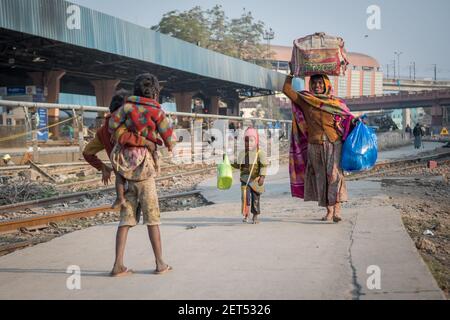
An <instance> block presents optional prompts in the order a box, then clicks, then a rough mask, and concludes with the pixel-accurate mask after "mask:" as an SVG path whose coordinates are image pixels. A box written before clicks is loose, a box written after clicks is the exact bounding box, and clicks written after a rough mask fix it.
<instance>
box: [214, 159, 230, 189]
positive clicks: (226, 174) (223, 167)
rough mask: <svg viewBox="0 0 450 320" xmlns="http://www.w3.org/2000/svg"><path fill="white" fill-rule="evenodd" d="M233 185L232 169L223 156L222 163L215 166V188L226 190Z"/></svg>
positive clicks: (228, 161)
mask: <svg viewBox="0 0 450 320" xmlns="http://www.w3.org/2000/svg"><path fill="white" fill-rule="evenodd" d="M232 185H233V168H232V167H231V163H230V159H229V158H228V155H227V154H225V155H224V156H223V162H222V163H220V164H218V165H217V188H218V189H219V190H228V189H230V188H231V186H232Z"/></svg>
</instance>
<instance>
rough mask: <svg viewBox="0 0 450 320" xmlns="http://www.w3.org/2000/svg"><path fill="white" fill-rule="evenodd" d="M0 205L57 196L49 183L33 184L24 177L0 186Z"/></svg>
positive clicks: (5, 182) (4, 182)
mask: <svg viewBox="0 0 450 320" xmlns="http://www.w3.org/2000/svg"><path fill="white" fill-rule="evenodd" d="M0 186H1V188H0V205H8V204H13V203H18V202H24V201H31V200H36V199H42V198H49V197H53V196H57V195H58V191H57V190H56V188H55V186H54V185H53V184H51V183H46V182H34V181H31V180H30V179H28V178H26V177H20V176H19V177H13V178H10V179H7V180H6V181H3V182H2V183H1V184H0Z"/></svg>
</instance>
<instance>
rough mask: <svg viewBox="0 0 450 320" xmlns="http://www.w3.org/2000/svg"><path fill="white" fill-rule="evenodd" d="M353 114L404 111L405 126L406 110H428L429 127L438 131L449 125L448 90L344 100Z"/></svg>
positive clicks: (449, 90) (449, 97)
mask: <svg viewBox="0 0 450 320" xmlns="http://www.w3.org/2000/svg"><path fill="white" fill-rule="evenodd" d="M346 102H347V105H348V106H349V107H350V110H352V111H353V112H358V111H371V110H381V109H383V110H389V109H404V112H403V114H404V115H403V117H404V119H403V125H404V126H405V125H406V123H407V122H406V121H407V120H406V118H407V117H408V116H407V109H414V108H430V109H431V110H430V109H429V110H430V111H429V114H430V115H431V119H432V120H431V127H433V128H434V129H438V130H440V129H441V128H442V127H447V126H448V124H449V120H450V119H449V115H450V113H449V111H450V110H449V109H450V108H449V106H450V89H444V90H433V91H410V92H404V91H400V92H399V93H397V94H387V95H379V96H362V97H358V98H350V99H346Z"/></svg>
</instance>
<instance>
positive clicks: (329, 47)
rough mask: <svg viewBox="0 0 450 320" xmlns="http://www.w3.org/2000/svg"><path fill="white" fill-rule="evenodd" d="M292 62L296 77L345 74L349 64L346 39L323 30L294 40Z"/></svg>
mask: <svg viewBox="0 0 450 320" xmlns="http://www.w3.org/2000/svg"><path fill="white" fill-rule="evenodd" d="M291 64H292V67H293V72H294V76H296V77H307V76H312V75H315V74H326V75H329V76H339V75H344V74H345V71H346V70H347V65H348V64H349V62H348V60H347V53H346V51H345V48H344V40H343V39H342V38H340V37H333V36H330V35H327V34H325V33H323V32H317V33H314V34H311V35H308V36H306V37H303V38H299V39H297V40H294V48H293V50H292V60H291Z"/></svg>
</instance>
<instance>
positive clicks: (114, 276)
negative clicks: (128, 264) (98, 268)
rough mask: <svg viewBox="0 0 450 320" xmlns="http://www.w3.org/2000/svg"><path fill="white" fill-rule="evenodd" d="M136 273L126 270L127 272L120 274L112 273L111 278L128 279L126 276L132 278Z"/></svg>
mask: <svg viewBox="0 0 450 320" xmlns="http://www.w3.org/2000/svg"><path fill="white" fill-rule="evenodd" d="M133 273H134V271H133V270H131V269H128V268H126V269H125V271H122V272H119V273H115V274H114V273H112V272H111V277H113V278H120V277H126V276H131V275H132V274H133Z"/></svg>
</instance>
